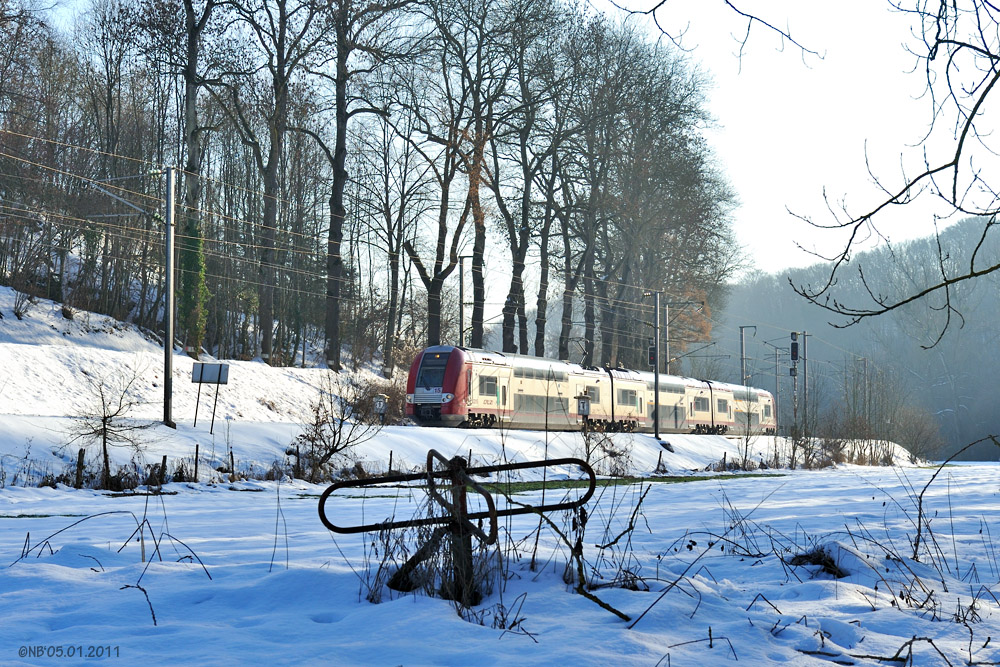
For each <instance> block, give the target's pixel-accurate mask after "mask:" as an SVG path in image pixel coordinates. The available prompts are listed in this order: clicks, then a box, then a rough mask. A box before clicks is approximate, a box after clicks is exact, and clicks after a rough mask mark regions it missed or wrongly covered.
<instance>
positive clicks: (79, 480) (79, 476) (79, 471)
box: [74, 447, 83, 489]
mask: <svg viewBox="0 0 1000 667" xmlns="http://www.w3.org/2000/svg"><path fill="white" fill-rule="evenodd" d="M74 486H75V488H77V489H80V488H83V447H81V448H80V453H79V454H77V456H76V484H75V485H74Z"/></svg>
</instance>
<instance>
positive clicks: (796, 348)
mask: <svg viewBox="0 0 1000 667" xmlns="http://www.w3.org/2000/svg"><path fill="white" fill-rule="evenodd" d="M798 360H799V344H798V343H797V342H795V341H792V361H798Z"/></svg>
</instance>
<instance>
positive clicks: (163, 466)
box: [160, 454, 167, 486]
mask: <svg viewBox="0 0 1000 667" xmlns="http://www.w3.org/2000/svg"><path fill="white" fill-rule="evenodd" d="M166 479H167V455H166V454H164V455H163V463H161V464H160V486H163V485H164V483H165V482H166Z"/></svg>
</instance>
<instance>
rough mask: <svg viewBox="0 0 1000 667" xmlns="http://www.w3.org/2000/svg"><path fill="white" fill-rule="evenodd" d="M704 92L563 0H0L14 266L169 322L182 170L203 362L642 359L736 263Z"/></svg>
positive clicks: (2, 216)
mask: <svg viewBox="0 0 1000 667" xmlns="http://www.w3.org/2000/svg"><path fill="white" fill-rule="evenodd" d="M708 86H709V80H708V78H707V76H706V75H705V73H704V72H702V71H701V70H700V69H699V67H698V66H697V63H695V62H692V61H691V59H690V58H689V56H688V54H686V53H684V52H682V51H680V50H678V49H676V48H675V47H674V46H673V44H672V43H671V42H670V41H669V40H661V41H657V40H655V39H653V38H652V37H650V36H648V35H647V34H646V33H644V32H643V31H641V30H638V29H636V27H635V26H633V25H630V24H629V23H628V22H627V21H625V20H623V19H616V18H610V17H608V16H605V15H601V14H599V13H595V12H594V11H593V10H592V9H590V8H588V7H587V6H585V5H579V4H575V3H571V2H568V1H565V0H420V1H416V0H376V1H375V2H372V3H358V2H355V1H354V0H335V1H334V2H329V3H320V2H315V0H255V1H246V0H237V1H234V2H216V1H215V0H201V1H200V2H199V1H197V0H82V2H81V3H79V4H78V5H76V6H75V7H74V8H73V10H72V12H70V11H67V10H65V9H63V10H60V11H59V12H52V11H48V10H41V9H37V8H35V7H33V6H32V5H30V4H27V3H26V2H21V0H0V283H3V284H6V285H10V286H12V287H14V288H16V289H17V290H19V291H20V292H22V293H23V294H24V298H23V299H22V303H21V304H20V306H19V308H18V309H17V310H18V312H17V313H16V315H17V316H18V317H23V316H25V315H26V314H28V311H29V309H30V307H31V299H32V298H34V297H45V298H50V299H54V300H56V301H59V302H61V303H63V304H64V308H63V313H64V315H65V316H66V317H73V314H74V312H75V310H76V309H80V310H89V311H96V312H101V313H105V314H110V315H112V316H114V317H116V318H119V319H121V320H128V321H132V322H135V323H137V324H138V325H140V326H142V327H144V328H146V329H148V330H149V331H151V332H160V335H162V332H163V331H164V322H163V320H164V304H165V295H164V289H165V288H164V284H165V281H164V271H165V261H164V260H165V232H166V225H165V217H164V216H165V214H164V211H165V209H166V205H165V200H166V198H167V197H169V196H170V195H169V194H168V193H167V180H168V179H167V178H166V177H165V174H166V173H167V172H168V171H170V169H171V168H176V174H177V177H176V183H177V186H176V192H175V193H174V195H173V197H172V201H173V204H174V207H175V210H176V217H175V221H176V224H175V238H176V242H175V249H176V261H175V266H176V267H177V269H176V272H175V273H176V286H177V287H176V298H177V328H176V331H177V338H178V340H177V344H178V345H183V346H184V348H185V349H186V350H187V351H188V352H189V354H192V355H197V354H198V353H199V352H207V353H209V354H212V355H214V356H216V357H220V358H242V359H251V358H261V359H263V360H264V361H266V362H267V363H270V364H272V365H289V364H296V363H310V364H314V363H320V364H323V363H325V364H327V365H328V366H329V367H330V368H332V369H340V368H341V367H342V364H345V363H350V364H357V363H361V362H366V361H371V360H372V359H378V360H379V362H380V363H381V365H382V371H383V372H384V373H385V374H386V375H390V374H391V373H392V371H393V369H394V368H396V367H398V366H399V365H400V364H407V363H408V362H409V354H410V353H411V352H412V350H413V349H414V348H417V347H421V346H423V345H425V344H436V343H439V342H444V343H457V342H462V343H465V344H467V345H470V346H473V347H483V346H490V347H494V348H498V349H501V350H503V351H509V352H520V353H523V354H534V355H538V356H549V357H558V358H563V359H570V360H573V361H578V362H582V363H584V364H588V365H626V366H633V367H638V366H640V365H641V364H643V363H644V362H645V361H646V358H645V354H646V349H647V344H648V339H649V337H650V336H652V335H653V327H652V326H650V325H651V324H652V318H653V304H654V299H653V298H651V297H652V295H654V294H656V293H659V294H660V295H662V297H663V299H664V303H675V304H681V305H682V306H684V305H690V307H682V308H680V309H678V310H676V311H675V312H676V313H677V317H676V318H674V321H673V322H672V323H671V333H670V336H671V338H673V339H675V340H676V341H677V342H676V343H675V349H676V350H680V349H682V348H683V347H684V346H685V345H687V344H688V342H689V341H695V340H704V339H706V338H707V337H708V336H709V334H710V331H711V312H712V310H713V308H718V307H719V306H720V305H721V303H722V300H723V298H724V291H725V287H724V286H725V283H726V281H727V280H729V279H730V278H732V277H733V276H734V275H735V273H736V272H737V270H738V269H739V268H740V267H741V262H742V259H741V254H740V250H739V248H738V247H737V245H736V244H735V243H734V242H733V238H732V230H731V223H730V219H729V212H730V211H731V210H732V207H733V206H734V205H735V199H734V195H733V193H732V192H731V190H730V188H729V187H728V185H727V183H726V180H725V178H724V177H723V175H722V173H721V169H720V168H719V166H718V165H717V164H716V163H715V161H714V158H713V156H712V153H711V150H710V149H709V147H708V145H707V144H706V141H705V138H704V130H705V129H706V128H707V127H709V126H710V125H711V123H712V119H711V118H710V117H709V115H708V114H707V112H706V110H705V107H706V105H705V93H706V90H707V88H708ZM467 279H469V280H468V285H466V280H467ZM466 287H468V289H466ZM459 292H461V294H459ZM489 294H494V295H495V296H493V297H492V298H489V296H488V295H489ZM460 300H461V302H462V306H461V307H459V302H460ZM460 329H461V331H460ZM342 357H343V358H342Z"/></svg>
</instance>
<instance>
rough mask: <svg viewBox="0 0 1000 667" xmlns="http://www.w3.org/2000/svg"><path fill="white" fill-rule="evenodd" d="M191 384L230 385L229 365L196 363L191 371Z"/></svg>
mask: <svg viewBox="0 0 1000 667" xmlns="http://www.w3.org/2000/svg"><path fill="white" fill-rule="evenodd" d="M191 382H193V383H201V384H229V364H203V363H199V362H196V363H195V365H194V368H192V369H191Z"/></svg>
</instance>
